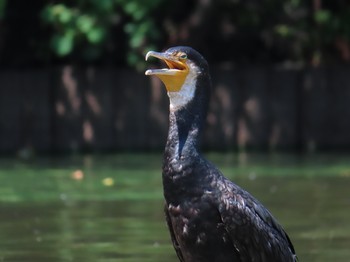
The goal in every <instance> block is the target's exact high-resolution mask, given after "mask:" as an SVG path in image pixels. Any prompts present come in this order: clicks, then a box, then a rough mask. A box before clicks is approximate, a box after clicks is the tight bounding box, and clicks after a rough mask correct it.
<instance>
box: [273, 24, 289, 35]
mask: <svg viewBox="0 0 350 262" xmlns="http://www.w3.org/2000/svg"><path fill="white" fill-rule="evenodd" d="M275 31H276V32H277V34H279V35H280V36H282V37H287V36H289V35H290V34H291V29H290V27H289V26H288V25H277V26H276V27H275Z"/></svg>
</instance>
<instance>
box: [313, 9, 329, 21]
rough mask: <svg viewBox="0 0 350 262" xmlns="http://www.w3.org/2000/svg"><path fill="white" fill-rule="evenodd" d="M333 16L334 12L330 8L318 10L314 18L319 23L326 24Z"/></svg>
mask: <svg viewBox="0 0 350 262" xmlns="http://www.w3.org/2000/svg"><path fill="white" fill-rule="evenodd" d="M331 18H332V14H331V12H330V11H328V10H318V11H316V12H315V14H314V19H315V21H316V22H317V23H319V24H326V23H328V22H329V21H330V19H331Z"/></svg>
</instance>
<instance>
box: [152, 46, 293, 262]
mask: <svg viewBox="0 0 350 262" xmlns="http://www.w3.org/2000/svg"><path fill="white" fill-rule="evenodd" d="M149 57H156V58H158V59H161V60H162V61H164V62H165V63H166V64H167V66H168V68H164V69H150V70H147V71H146V73H145V74H146V75H155V76H157V77H159V78H160V79H161V80H162V82H163V83H164V84H165V87H166V89H167V92H168V96H169V99H170V113H169V125H170V126H169V133H168V139H167V142H166V147H165V153H164V160H163V161H164V162H163V174H162V176H163V189H164V197H165V214H166V220H167V224H168V227H169V231H170V235H171V238H172V242H173V245H174V248H175V250H176V253H177V256H178V258H179V259H180V261H181V262H215V261H217V262H236V261H239V262H248V261H249V262H253V261H254V262H263V261H264V262H295V261H297V257H296V255H295V251H294V248H293V245H292V243H291V241H290V239H289V237H288V235H287V233H286V232H285V231H284V230H283V228H282V227H281V226H280V225H279V224H278V222H277V221H276V219H275V218H274V217H273V216H272V215H271V213H270V212H269V211H268V210H267V209H266V208H265V207H264V206H263V205H262V204H261V203H260V202H259V201H258V200H256V199H255V198H254V197H253V196H252V195H251V194H249V193H248V192H247V191H245V190H243V189H242V188H240V187H239V186H237V185H236V184H234V183H233V182H231V181H230V180H228V179H227V178H225V177H224V176H223V175H222V173H221V172H220V171H219V170H218V169H217V168H216V167H215V166H214V165H213V164H212V163H210V162H209V161H207V160H206V159H205V158H204V157H203V156H202V155H201V153H200V151H199V138H200V134H201V132H202V127H203V124H204V122H205V119H206V114H207V107H208V101H209V96H210V89H211V80H210V75H209V68H208V63H207V61H206V60H205V59H204V58H203V57H202V55H200V54H199V53H198V52H197V51H195V50H194V49H192V48H191V47H185V46H177V47H172V48H170V49H168V50H166V51H165V52H162V53H160V52H154V51H150V52H148V53H147V55H146V60H147V59H148V58H149Z"/></svg>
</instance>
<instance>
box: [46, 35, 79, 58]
mask: <svg viewBox="0 0 350 262" xmlns="http://www.w3.org/2000/svg"><path fill="white" fill-rule="evenodd" d="M73 40H74V33H73V32H71V31H68V32H66V33H65V34H63V35H59V34H56V35H54V36H53V38H52V42H51V44H52V48H53V49H54V51H55V52H56V54H57V55H58V56H66V55H68V54H70V53H71V52H72V50H73Z"/></svg>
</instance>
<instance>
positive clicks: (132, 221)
mask: <svg viewBox="0 0 350 262" xmlns="http://www.w3.org/2000/svg"><path fill="white" fill-rule="evenodd" d="M208 158H209V159H210V160H212V161H213V162H215V163H216V164H217V165H218V166H219V167H220V169H221V170H222V171H223V172H224V173H225V174H226V175H227V176H228V177H230V178H231V179H232V180H234V181H235V182H236V183H237V184H239V185H241V186H242V187H244V188H246V189H247V190H248V191H250V192H251V193H252V194H253V195H254V196H256V197H257V198H258V199H259V200H260V201H261V202H263V203H264V204H265V206H267V207H268V208H269V209H270V210H271V211H272V213H273V214H274V215H275V216H276V218H277V219H278V220H279V221H280V223H281V224H282V225H283V226H284V227H285V229H286V231H287V232H288V233H289V235H290V237H291V239H292V241H293V243H294V245H295V248H296V251H297V254H298V256H299V260H300V261H309V262H312V261H317V262H322V261H333V262H334V261H344V262H345V261H349V260H350V248H349V247H350V223H349V221H350V193H349V185H350V161H349V159H350V156H349V155H306V156H295V155H271V154H269V155H245V154H239V155H235V154H225V155H221V154H209V155H208ZM160 165H161V154H143V155H142V154H122V155H108V156H76V157H69V158H67V157H58V158H42V157H41V158H36V159H32V160H30V161H20V160H16V159H4V158H3V159H0V232H1V233H0V261H16V262H21V261H28V262H29V261H33V262H34V261H35V262H40V261H45V262H47V261H53V262H54V261H77V262H81V261H84V262H90V261H91V262H97V261H98V262H100V261H101V262H102V261H125V262H140V261H152V262H161V261H162V262H163V261H169V262H172V261H173V262H175V261H178V260H177V258H176V256H175V253H174V251H173V248H172V246H171V244H170V240H169V236H168V232H167V228H166V225H165V222H164V216H163V199H162V188H161V176H160Z"/></svg>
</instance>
